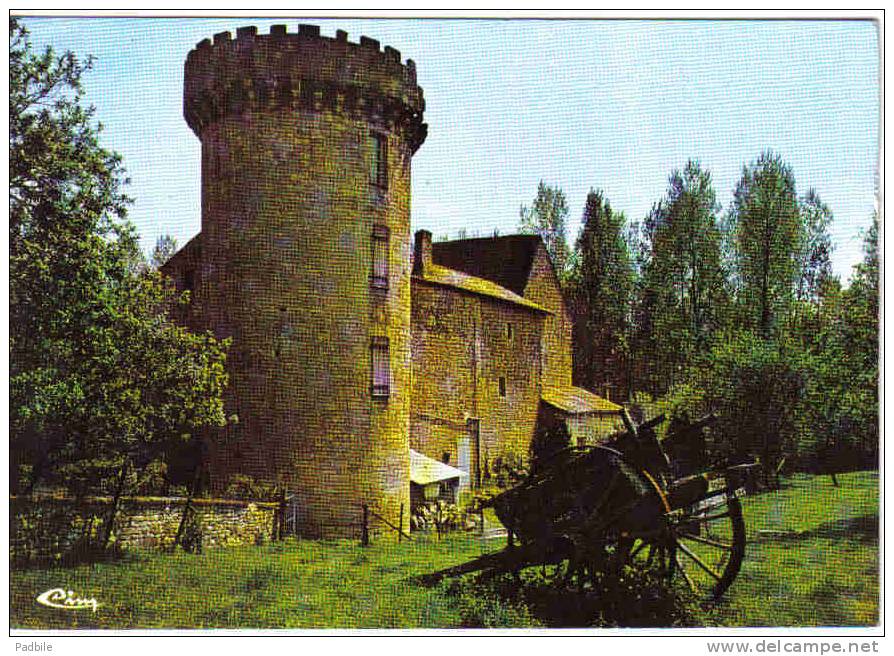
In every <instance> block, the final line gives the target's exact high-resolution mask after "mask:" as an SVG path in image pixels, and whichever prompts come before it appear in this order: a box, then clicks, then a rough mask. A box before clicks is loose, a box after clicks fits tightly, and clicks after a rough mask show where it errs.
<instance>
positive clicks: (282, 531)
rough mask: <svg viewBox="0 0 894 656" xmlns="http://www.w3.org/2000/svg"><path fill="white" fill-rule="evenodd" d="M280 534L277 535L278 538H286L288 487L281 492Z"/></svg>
mask: <svg viewBox="0 0 894 656" xmlns="http://www.w3.org/2000/svg"><path fill="white" fill-rule="evenodd" d="M278 528H279V531H278V533H279V535H278V536H277V539H278V540H285V538H286V488H283V489H282V490H280V492H279V527H278Z"/></svg>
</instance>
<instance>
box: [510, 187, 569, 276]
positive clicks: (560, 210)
mask: <svg viewBox="0 0 894 656" xmlns="http://www.w3.org/2000/svg"><path fill="white" fill-rule="evenodd" d="M519 218H520V220H519V230H521V232H523V233H526V234H533V235H540V237H541V239H543V243H544V245H545V246H546V251H547V252H548V253H549V256H550V258H551V259H552V261H553V265H554V266H555V267H556V273H558V274H559V277H560V278H563V277H564V273H565V267H566V264H567V260H568V242H567V241H566V236H565V220H566V219H567V218H568V203H567V201H566V200H565V194H564V192H563V191H562V190H561V189H558V188H555V187H550V186H549V185H547V184H545V183H544V182H543V180H541V181H540V184H539V185H537V196H536V197H535V198H534V204H533V205H531V207H526V206H524V205H522V207H521V210H520V211H519Z"/></svg>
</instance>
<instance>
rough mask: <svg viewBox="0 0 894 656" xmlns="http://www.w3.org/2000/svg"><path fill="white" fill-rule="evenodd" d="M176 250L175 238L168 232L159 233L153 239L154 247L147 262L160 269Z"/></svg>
mask: <svg viewBox="0 0 894 656" xmlns="http://www.w3.org/2000/svg"><path fill="white" fill-rule="evenodd" d="M176 252H177V240H176V239H174V238H173V237H172V236H171V235H168V234H164V235H161V236H160V237H159V238H158V239H156V240H155V248H154V249H152V255H151V256H150V257H149V264H150V266H151V267H152V268H153V269H160V268H161V267H162V266H164V264H165V262H167V261H168V260H170V259H171V257H172V256H173V255H174V254H175V253H176Z"/></svg>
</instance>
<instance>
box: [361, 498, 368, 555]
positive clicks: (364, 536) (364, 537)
mask: <svg viewBox="0 0 894 656" xmlns="http://www.w3.org/2000/svg"><path fill="white" fill-rule="evenodd" d="M361 521H362V523H361V524H360V545H361V546H363V547H368V546H369V508H367V506H366V504H365V503H364V504H363V519H362V520H361Z"/></svg>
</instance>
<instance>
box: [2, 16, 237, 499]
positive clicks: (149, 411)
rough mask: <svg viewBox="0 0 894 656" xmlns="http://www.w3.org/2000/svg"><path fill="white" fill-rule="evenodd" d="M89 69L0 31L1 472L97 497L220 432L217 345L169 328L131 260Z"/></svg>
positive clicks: (117, 178) (148, 281) (160, 289)
mask: <svg viewBox="0 0 894 656" xmlns="http://www.w3.org/2000/svg"><path fill="white" fill-rule="evenodd" d="M89 68H90V60H87V61H86V62H81V61H80V60H78V59H77V57H75V55H73V54H72V53H66V54H64V55H61V56H57V55H56V54H55V53H54V52H53V50H52V49H50V48H48V49H47V50H46V51H45V52H43V53H41V54H36V53H34V52H33V51H32V49H31V44H30V42H29V39H28V32H27V30H25V29H24V27H23V26H21V25H20V24H19V23H18V22H17V21H16V20H15V19H12V20H11V21H10V101H9V102H10V137H9V146H10V227H9V236H10V341H9V348H10V469H11V471H10V474H11V481H12V489H13V491H27V490H30V489H33V488H34V486H35V485H37V484H39V483H46V484H50V485H53V486H62V487H65V488H66V489H68V490H69V491H72V492H74V493H76V494H85V493H87V492H90V491H99V490H107V489H109V488H110V487H112V486H116V485H117V483H116V481H121V482H124V481H125V480H126V479H127V475H130V474H134V473H136V472H139V471H141V470H144V469H145V468H146V467H147V466H148V465H149V464H150V463H153V462H157V461H158V460H159V459H160V458H162V457H163V456H164V454H165V453H166V451H168V450H169V449H170V448H172V445H175V444H179V443H181V442H182V441H184V440H188V439H190V436H192V435H194V434H195V432H196V431H197V430H199V429H201V428H202V427H204V426H208V425H214V424H221V423H222V422H223V406H222V401H221V394H222V391H223V387H224V385H225V384H226V374H225V372H224V367H223V363H224V345H223V344H220V343H218V342H216V341H215V340H214V339H213V338H212V337H211V336H210V335H194V334H191V333H189V332H188V331H186V330H185V329H183V328H180V327H178V326H176V325H174V324H173V323H172V322H171V321H169V320H168V318H167V313H166V312H167V310H168V308H169V307H170V306H171V305H172V304H173V303H176V302H178V299H177V297H176V295H175V294H174V292H173V290H172V289H171V288H169V287H166V286H165V285H164V284H163V282H162V279H161V277H160V275H159V274H158V273H156V272H148V271H145V270H140V268H139V267H136V266H134V265H135V263H136V262H138V261H140V260H142V257H141V255H140V254H139V249H138V247H137V240H136V235H135V232H134V229H133V226H132V225H131V224H130V223H129V222H128V221H127V220H126V207H127V204H128V199H127V197H126V196H125V195H124V194H123V192H122V185H123V184H124V183H125V180H124V177H123V175H124V173H123V169H122V167H121V162H120V159H119V158H118V156H117V155H115V154H113V153H111V152H109V151H107V150H105V149H104V148H103V147H102V146H101V144H100V141H99V129H98V128H95V127H93V125H92V123H91V120H92V115H93V111H92V108H84V107H83V106H82V96H81V77H82V75H83V74H84V73H85V72H87V71H88V70H89Z"/></svg>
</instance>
